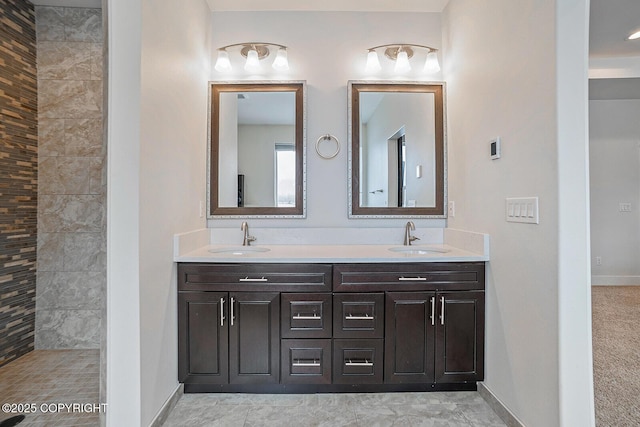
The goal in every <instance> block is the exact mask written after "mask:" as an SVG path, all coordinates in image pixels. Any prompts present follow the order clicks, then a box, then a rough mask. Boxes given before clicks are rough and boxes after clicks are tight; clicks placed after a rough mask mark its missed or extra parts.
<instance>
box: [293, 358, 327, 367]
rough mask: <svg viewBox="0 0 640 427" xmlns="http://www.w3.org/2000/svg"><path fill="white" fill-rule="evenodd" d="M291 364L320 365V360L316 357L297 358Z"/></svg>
mask: <svg viewBox="0 0 640 427" xmlns="http://www.w3.org/2000/svg"><path fill="white" fill-rule="evenodd" d="M291 366H320V361H319V360H316V359H296V360H294V361H293V363H292V364H291Z"/></svg>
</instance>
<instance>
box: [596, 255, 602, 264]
mask: <svg viewBox="0 0 640 427" xmlns="http://www.w3.org/2000/svg"><path fill="white" fill-rule="evenodd" d="M596 265H602V257H600V256H597V257H596Z"/></svg>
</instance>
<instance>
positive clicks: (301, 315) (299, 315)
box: [292, 313, 322, 320]
mask: <svg viewBox="0 0 640 427" xmlns="http://www.w3.org/2000/svg"><path fill="white" fill-rule="evenodd" d="M321 318H322V316H318V315H317V314H316V313H313V315H312V316H306V315H304V314H296V315H295V316H293V317H292V319H293V320H320V319H321Z"/></svg>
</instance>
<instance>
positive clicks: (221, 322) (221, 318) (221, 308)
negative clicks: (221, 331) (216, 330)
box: [220, 298, 224, 326]
mask: <svg viewBox="0 0 640 427" xmlns="http://www.w3.org/2000/svg"><path fill="white" fill-rule="evenodd" d="M220 326H224V298H220Z"/></svg>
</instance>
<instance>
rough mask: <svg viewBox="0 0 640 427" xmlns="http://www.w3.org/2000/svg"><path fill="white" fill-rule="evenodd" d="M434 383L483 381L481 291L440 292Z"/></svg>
mask: <svg viewBox="0 0 640 427" xmlns="http://www.w3.org/2000/svg"><path fill="white" fill-rule="evenodd" d="M437 306H438V307H437V310H438V321H437V325H436V353H435V354H436V363H435V368H436V382H439V383H453V382H464V381H482V380H483V379H484V292H481V291H479V292H475V291H473V292H472V291H470V292H439V293H438V295H437Z"/></svg>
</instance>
